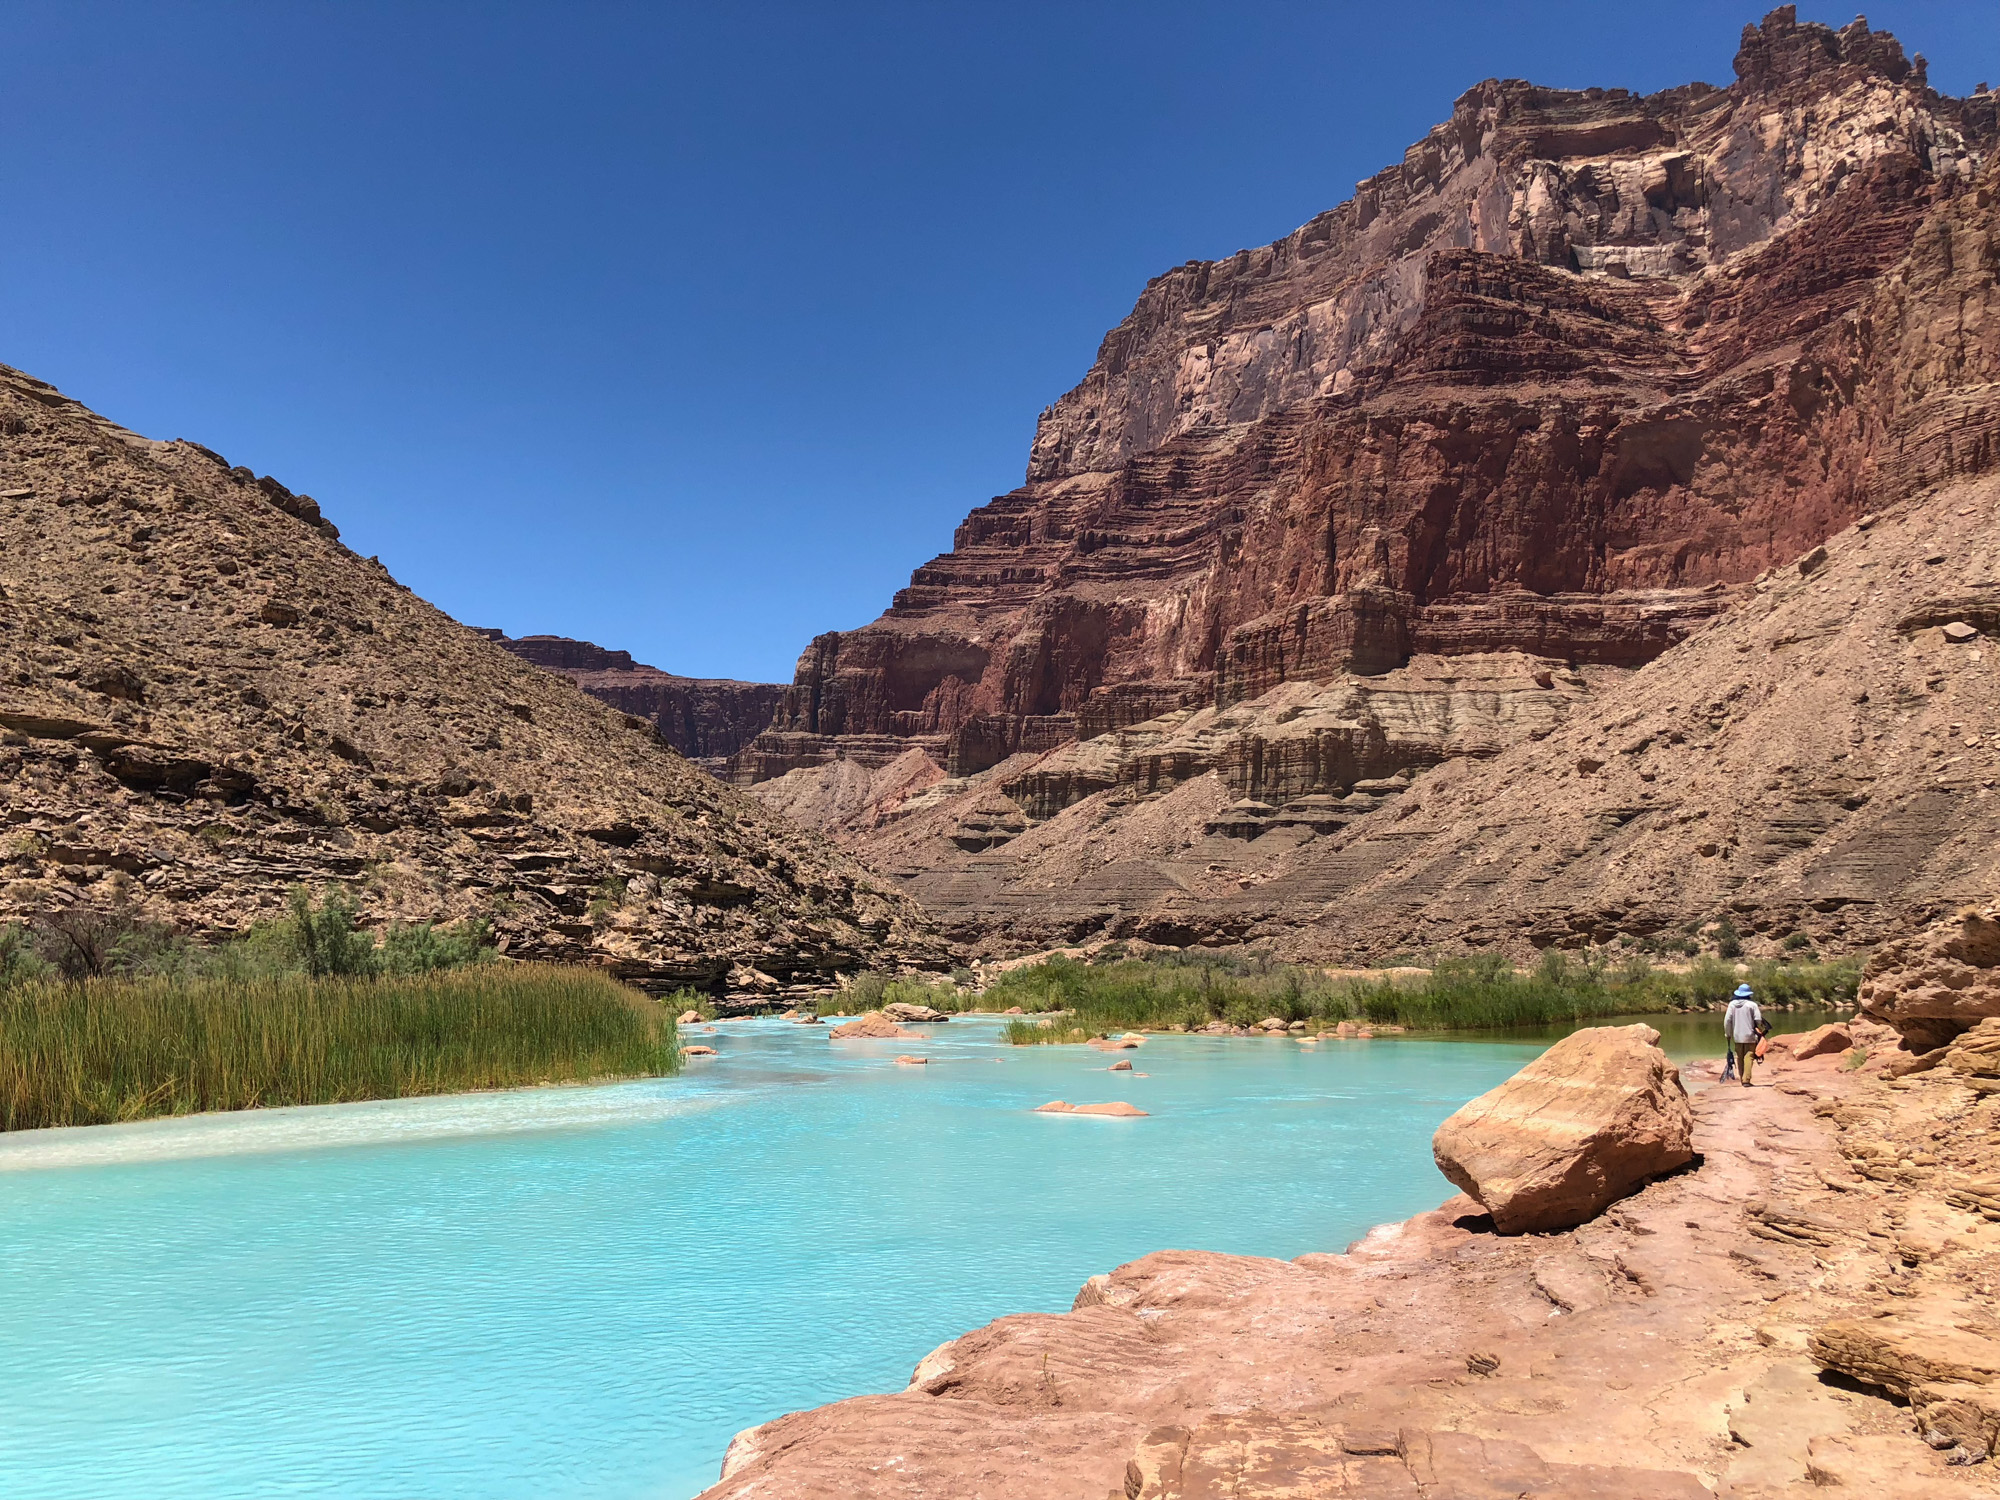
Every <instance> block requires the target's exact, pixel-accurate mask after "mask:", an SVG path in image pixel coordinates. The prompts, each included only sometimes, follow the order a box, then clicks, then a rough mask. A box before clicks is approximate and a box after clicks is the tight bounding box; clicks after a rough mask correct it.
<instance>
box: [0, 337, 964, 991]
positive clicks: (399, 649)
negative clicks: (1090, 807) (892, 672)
mask: <svg viewBox="0 0 2000 1500" xmlns="http://www.w3.org/2000/svg"><path fill="white" fill-rule="evenodd" d="M295 884H304V885H308V886H314V887H341V888H345V889H346V890H348V891H349V892H351V893H352V894H353V896H354V897H355V898H356V900H357V901H358V903H359V905H360V908H361V910H362V913H363V917H364V920H366V921H368V922H370V923H380V922H385V921H392V920H397V921H406V922H408V921H419V920H443V921H451V920H455V919H458V918H463V917H472V916H484V917H487V918H489V919H491V921H492V922H493V924H494V929H495V932H496V935H497V936H498V937H499V938H500V939H501V941H503V942H504V943H505V944H506V948H507V951H508V952H509V953H510V954H513V955H516V956H520V957H535V958H546V959H552V960H559V961H574V962H592V963H600V964H605V965H608V966H610V967H611V968H612V969H613V970H614V971H615V972H616V973H618V974H620V975H622V976H624V977H626V978H629V979H631V980H633V981H634V982H637V983H641V984H647V985H651V986H654V987H657V988H672V987H677V986H680V985H693V986H697V987H700V988H704V989H710V990H714V991H717V992H723V991H726V990H728V989H729V988H730V981H731V977H732V976H733V975H738V974H748V973H751V972H753V971H754V972H756V973H758V974H761V975H762V976H763V981H762V983H763V984H764V985H765V986H767V987H768V989H769V990H770V991H772V992H778V991H783V990H798V991H816V990H818V989H821V988H824V987H828V986H830V985H831V983H832V982H833V980H834V978H835V976H836V975H837V974H839V973H841V972H843V971H846V970H851V969H854V968H857V967H863V966H867V965H870V964H873V963H876V962H879V961H881V960H882V959H883V958H885V957H890V956H891V955H895V954H899V953H903V952H908V953H912V954H915V953H926V952H927V953H929V954H930V955H931V961H932V962H935V963H941V962H943V961H944V952H943V949H942V946H941V945H940V944H938V943H937V942H936V940H935V938H934V937H933V936H932V935H931V933H932V929H931V928H930V924H929V922H928V920H927V919H926V918H925V917H924V915H923V914H922V913H921V912H920V911H919V910H918V909H917V908H916V906H915V905H914V904H913V903H912V902H911V901H909V899H908V898H907V897H905V896H903V895H902V894H900V893H899V892H896V891H894V890H893V889H890V888H887V887H886V886H885V884H884V883H883V882H880V881H878V880H877V879H875V878H874V877H871V876H870V875H869V874H867V872H865V871H864V870H863V869H861V867H860V866H858V865H857V864H855V863H854V862H853V861H852V860H851V859H850V858H849V857H847V856H846V855H843V854H841V853H839V852H838V851H837V850H835V849H834V848H832V847H831V846H830V845H829V844H828V843H827V842H826V841H825V840H824V839H822V838H820V837H818V836H816V835H807V834H801V833H800V832H798V831H797V830H795V829H793V828H791V827H789V826H787V825H786V824H784V823H783V822H782V821H781V820H779V819H777V818H774V817H773V816H772V815H770V814H769V813H768V812H767V811H766V810H765V809H764V808H763V807H762V806H761V805H759V804H758V803H756V802H754V801H753V800H751V799H749V798H746V797H744V796H742V795H740V794H739V793H736V792H734V791H732V790H730V789H729V788H726V787H723V786H720V785H718V784H717V783H716V782H715V781H714V780H713V779H712V778H710V777H707V776H704V775H702V774H700V773H699V772H697V771H695V770H694V769H693V768H692V767H690V766H689V765H688V764H687V762H686V761H684V760H683V759H682V758H681V757H679V756H678V755H675V754H674V753H673V752H672V751H671V750H669V749H667V748H666V747H665V746H664V745H662V744H661V743H660V741H659V738H658V736H657V735H656V734H655V733H653V731H652V728H651V726H650V725H649V724H647V723H645V722H644V721H640V720H637V719H633V718H630V717H628V716H626V715H623V714H620V713H617V712H615V711H613V710H612V709H610V708H608V707H606V706H604V705H602V704H600V703H596V702H593V701H592V700H590V699H589V698H586V697H584V696H583V695H582V694H580V693H578V692H577V691H576V689H575V688H574V687H572V686H571V685H570V684H568V683H566V682H564V681H562V680H561V679H560V678H558V677H554V676H551V675H550V674H548V673H547V672H543V671H539V670H537V669H536V668H534V667H531V666H529V665H528V664H527V663H525V662H523V661H519V660H517V659H516V658H514V657H513V656H510V655H509V654H507V653H506V652H505V651H502V650H501V649H499V647H497V646H496V645H494V644H493V643H492V642H491V641H489V640H486V639H482V638H481V636H480V635H479V634H478V633H476V632H474V631H471V630H467V629H466V628H464V627H463V626H460V625H459V624H457V623H456V622H454V621H452V620H450V619H448V618H447V617H445V616H444V615H443V614H440V613H439V612H438V611H437V610H436V609H434V608H432V607H431V606H430V605H428V604H426V603H424V602H423V601H422V600H420V599H416V598H414V597H412V596H411V594H410V593H409V591H408V590H407V589H405V588H403V587H402V586H401V585H399V584H398V583H396V581H395V580H394V579H393V578H391V577H390V576H389V574H388V573H387V571H386V570H385V569H383V568H382V566H381V565H380V564H379V563H377V562H376V561H374V560H373V559H371V558H360V557H356V556H355V555H354V554H353V553H351V552H349V551H348V550H347V549H346V548H344V547H342V546H341V545H340V544H339V541H338V539H337V533H336V532H335V530H334V528H333V526H332V523H330V522H328V521H326V520H325V518H324V517H323V516H321V515H320V513H319V508H318V506H317V504H315V503H313V502H311V501H310V500H309V499H308V498H307V497H305V496H300V495H294V494H293V493H292V492H291V491H290V490H289V489H287V488H285V487H284V486H283V485H281V484H278V483H277V482H276V481H275V480H270V479H261V480H260V479H258V478H257V476H255V475H253V474H251V473H250V472H249V471H248V470H244V469H232V468H231V467H229V465H227V464H226V463H224V462H223V461H222V460H221V459H219V458H218V457H217V456H216V455H215V454H213V453H211V452H209V451H208V450H207V449H204V448H201V447H199V446H198V445H195V444H192V443H187V442H181V441H176V442H155V441H151V440H148V439H146V438H142V437H140V436H138V435H137V434H134V433H131V432H128V431H126V430H125V429H123V428H121V427H118V426H117V425H116V424H114V423H111V422H108V421H106V420H105V419H104V418H102V417H99V416H98V415H96V414H95V413H93V412H90V411H88V410H86V409H85V408H84V407H82V406H81V405H79V404H78V403H76V402H74V401H72V400H70V399H69V398H67V397H65V396H63V395H62V394H61V393H60V392H58V391H56V390H54V389H52V388H51V387H49V386H47V385H45V384H43V383H42V382H40V381H38V380H35V379H34V378H33V377H31V376H28V375H24V374H22V373H20V372H19V371H15V370H11V369H7V368H5V367H0V923H4V922H7V921H11V920H16V919H24V918H31V917H34V916H36V915H37V914H46V913H49V912H51V911H54V910H56V909H60V908H65V907H71V906H77V905H84V906H101V907H112V906H116V907H121V908H129V909H130V910H131V911H133V912H134V913H135V914H136V915H138V916H140V917H142V918H145V919H147V920H151V921H157V922H165V923H171V924H173V925H174V926H176V927H179V928H181V929H183V930H185V931H189V932H192V933H196V934H204V935H218V934H223V933H230V932H234V931H238V930H240V929H242V928H243V927H244V926H246V925H247V924H249V923H251V922H253V921H257V920H260V919H266V918H270V917H273V916H275V915H277V914H278V912H279V911H280V910H282V908H283V903H284V900H285V892H286V888H287V887H288V886H291V885H295ZM890 961H891V962H894V959H893V957H891V958H890Z"/></svg>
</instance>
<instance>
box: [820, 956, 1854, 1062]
mask: <svg viewBox="0 0 2000 1500" xmlns="http://www.w3.org/2000/svg"><path fill="white" fill-rule="evenodd" d="M1860 976H1861V960H1860V959H1858V958H1849V959H1840V960H1836V961H1832V962H1824V963H1822V962H1819V961H1816V960H1813V959H1809V958H1801V959H1798V960H1795V961H1791V962H1766V963H1758V964H1753V965H1751V966H1750V968H1749V970H1748V971H1747V976H1746V974H1745V973H1744V972H1742V971H1739V970H1738V969H1737V967H1736V966H1735V965H1734V964H1731V963H1726V962H1722V961H1719V960H1717V959H1707V958H1704V959H1697V960H1696V961H1695V962H1694V963H1693V964H1692V965H1691V966H1689V967H1687V968H1685V969H1667V968H1660V967H1656V966H1655V965H1653V964H1652V963H1651V962H1650V961H1649V960H1648V959H1646V958H1645V957H1644V956H1642V955H1636V954H1634V955H1630V956H1628V957H1626V958H1624V959H1623V960H1622V961H1620V962H1617V963H1615V964H1614V963H1611V962H1610V961H1608V960H1607V959H1606V958H1604V957H1602V956H1600V955H1596V954H1591V955H1586V956H1582V957H1574V956H1571V955H1569V954H1567V953H1564V952H1561V951H1559V950H1556V949H1550V950H1548V951H1546V952H1545V953H1543V955H1542V957H1541V959H1540V961H1539V962H1538V963H1537V964H1536V965H1535V967H1534V968H1532V969H1530V970H1528V971H1526V972H1520V971H1517V970H1515V969H1514V968H1513V966H1512V965H1511V964H1509V963H1508V962H1507V961H1506V960H1505V959H1504V958H1502V957H1500V956H1499V955H1497V954H1476V955H1471V956H1466V957H1456V958H1443V959H1439V960H1438V961H1437V962H1436V964H1435V965H1434V966H1433V967H1432V968H1431V969H1430V970H1429V971H1428V973H1426V974H1424V975H1423V976H1421V977H1412V978H1405V977H1400V976H1394V975H1383V976H1381V977H1364V976H1354V975H1345V976H1336V975H1332V974H1329V973H1328V972H1327V971H1326V970H1324V969H1320V968H1314V967H1310V966H1307V965H1300V964H1284V963H1278V962H1276V961H1273V960H1270V959H1268V958H1265V957H1263V956H1261V955H1256V954H1241V953H1215V952H1209V951H1195V952H1170V953H1154V954H1150V955H1148V956H1146V957H1144V958H1128V957H1119V956H1116V955H1115V950H1114V951H1112V952H1109V953H1105V954H1100V955H1098V956H1097V959H1096V961H1092V962H1084V961H1080V960H1078V959H1074V958H1066V957H1056V958H1051V959H1047V960H1045V961H1043V962H1041V963H1038V964H1032V965H1028V966H1026V967H1023V968H1019V969H1013V970H1009V971H1008V972H1007V973H1005V974H1002V975H1001V976H999V978H997V979H995V980H994V981H993V983H991V984H990V985H988V986H987V987H986V989H985V990H983V991H978V992H975V991H972V990H970V989H967V988H963V987H961V986H960V985H957V984H953V983H951V982H949V981H945V980H926V979H921V978H913V977H904V978H899V979H888V978H885V977H883V976H879V975H865V976H862V978H861V979H860V980H858V981H857V982H856V984H855V985H854V986H853V987H852V988H851V989H850V990H849V992H848V993H847V994H846V995H844V996H843V997H842V1002H843V1005H844V1006H845V1007H847V1008H850V1009H852V1008H868V1007H879V1006H880V1005H884V1004H889V1003H893V1002H895V1001H899V1000H900V1001H909V1002H911V1003H914V1004H919V1005H928V1006H930V1007H932V1008H933V1009H935V1010H943V1011H968V1010H981V1011H1004V1010H1007V1009H1009V1008H1011V1007H1013V1006H1017V1005H1018V1006H1019V1007H1020V1008H1021V1009H1022V1010H1023V1011H1026V1012H1050V1011H1057V1012H1061V1013H1062V1014H1061V1015H1060V1016H1059V1017H1056V1018H1054V1019H1050V1020H1028V1019H1025V1018H1024V1019H1022V1020H1019V1021H1014V1022H1011V1023H1010V1024H1009V1025H1008V1028H1007V1039H1008V1040H1009V1041H1011V1042H1016V1043H1021V1044H1029V1045H1032V1044H1039V1043H1061V1042H1081V1041H1087V1040H1089V1039H1090V1038H1091V1037H1095V1036H1102V1035H1105V1034H1106V1033H1108V1032H1112V1031H1121V1030H1130V1031H1164V1030H1168V1029H1170V1028H1173V1027H1181V1028H1184V1029H1187V1030H1194V1029H1196V1028H1198V1027H1202V1026H1207V1025H1210V1024H1212V1023H1214V1022H1222V1023H1224V1024H1227V1025H1231V1026H1251V1025H1255V1024H1257V1023H1258V1022H1260V1021H1262V1020H1265V1019H1267V1018H1269V1017H1272V1016H1276V1017H1278V1018H1280V1019H1281V1020H1284V1021H1286V1022H1292V1021H1302V1022H1305V1023H1306V1024H1307V1025H1308V1026H1321V1027H1324V1026H1331V1025H1337V1024H1339V1023H1340V1022H1342V1021H1353V1022H1360V1023H1363V1024H1368V1025H1377V1026H1384V1025H1395V1026H1403V1027H1408V1028H1410V1029H1412V1030H1420V1031H1503V1030H1508V1029H1513V1028H1520V1027H1534V1026H1551V1025H1561V1024H1564V1023H1568V1022H1574V1021H1590V1020H1597V1019H1601V1018H1603V1017H1606V1016H1621V1015H1647V1014H1660V1013H1665V1012H1670V1011H1684V1010H1702V1009H1707V1008H1709V1007H1712V1006H1716V1005H1720V1004H1721V1003H1723V1002H1724V1001H1725V1000H1726V999H1727V998H1728V995H1729V992H1730V991H1731V990H1733V989H1734V988H1735V987H1736V985H1737V984H1738V983H1740V982H1741V981H1742V980H1743V979H1744V978H1745V977H1747V978H1748V980H1749V982H1750V984H1751V985H1752V986H1753V987H1754V988H1755V989H1756V991H1757V993H1758V995H1759V997H1760V998H1761V999H1762V1000H1763V1001H1764V1002H1765V1003H1767V1004H1771V1005H1803V1006H1815V1007H1818V1006H1846V1005H1849V1004H1851V1003H1852V1002H1853V1000H1854V995H1855V991H1856V988H1857V987H1858V985H1859V983H1860ZM857 1000H859V1001H860V1002H862V1003H861V1005H859V1006H857V1005H856V1001H857Z"/></svg>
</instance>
